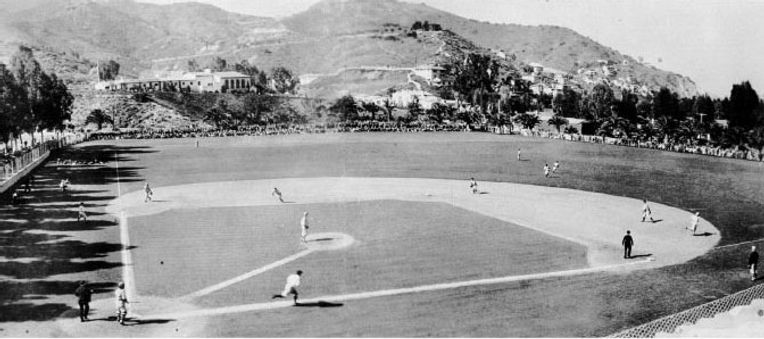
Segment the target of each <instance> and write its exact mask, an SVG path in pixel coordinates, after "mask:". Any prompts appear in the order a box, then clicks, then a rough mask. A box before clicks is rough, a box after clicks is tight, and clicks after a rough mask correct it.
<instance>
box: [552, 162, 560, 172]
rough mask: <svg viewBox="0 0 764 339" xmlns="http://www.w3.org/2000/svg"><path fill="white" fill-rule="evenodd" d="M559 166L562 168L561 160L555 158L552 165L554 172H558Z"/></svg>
mask: <svg viewBox="0 0 764 339" xmlns="http://www.w3.org/2000/svg"><path fill="white" fill-rule="evenodd" d="M559 168H560V162H559V161H556V160H555V162H554V165H553V166H552V173H557V170H558V169H559Z"/></svg>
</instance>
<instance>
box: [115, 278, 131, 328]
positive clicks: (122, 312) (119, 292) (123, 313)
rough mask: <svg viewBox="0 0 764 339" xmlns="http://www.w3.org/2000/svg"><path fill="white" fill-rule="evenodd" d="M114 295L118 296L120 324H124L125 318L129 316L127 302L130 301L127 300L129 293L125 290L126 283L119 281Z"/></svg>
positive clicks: (117, 304)
mask: <svg viewBox="0 0 764 339" xmlns="http://www.w3.org/2000/svg"><path fill="white" fill-rule="evenodd" d="M114 296H115V297H116V299H115V301H116V306H117V322H119V324H120V325H124V324H125V318H126V317H127V304H128V303H129V301H127V293H126V292H125V283H123V282H121V283H119V286H118V288H117V289H116V290H115V291H114Z"/></svg>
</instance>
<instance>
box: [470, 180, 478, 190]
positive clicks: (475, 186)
mask: <svg viewBox="0 0 764 339" xmlns="http://www.w3.org/2000/svg"><path fill="white" fill-rule="evenodd" d="M470 188H471V189H472V194H478V183H477V181H475V178H470Z"/></svg>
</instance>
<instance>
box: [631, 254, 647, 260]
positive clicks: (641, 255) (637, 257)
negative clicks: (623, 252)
mask: <svg viewBox="0 0 764 339" xmlns="http://www.w3.org/2000/svg"><path fill="white" fill-rule="evenodd" d="M652 256H653V254H652V253H648V254H637V255H632V256H631V258H629V259H639V258H647V257H652Z"/></svg>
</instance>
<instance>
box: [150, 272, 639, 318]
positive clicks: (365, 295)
mask: <svg viewBox="0 0 764 339" xmlns="http://www.w3.org/2000/svg"><path fill="white" fill-rule="evenodd" d="M650 261H652V260H650V259H647V260H643V261H637V262H632V263H628V264H618V265H608V266H600V267H594V268H583V269H574V270H566V271H556V272H546V273H534V274H526V275H514V276H507V277H500V278H488V279H478V280H468V281H459V282H452V283H443V284H432V285H423V286H417V287H407V288H396V289H389V290H379V291H372V292H360V293H353V294H344V295H333V296H324V297H318V298H311V299H302V300H300V302H301V303H303V304H310V303H319V302H339V301H348V300H359V299H369V298H377V297H387V296H394V295H401V294H411V293H420V292H431V291H440V290H446V289H454V288H460V287H469V286H480V285H494V284H501V283H508V282H517V281H524V280H536V279H544V278H555V277H565V276H575V275H582V274H588V273H596V272H603V271H613V270H616V269H618V268H622V267H626V266H630V265H638V264H643V263H647V262H650ZM292 306H293V303H292V302H289V301H281V302H270V303H259V304H247V305H237V306H229V307H219V308H211V309H204V310H197V311H189V312H177V313H166V314H156V315H152V316H151V317H152V318H157V319H159V318H161V319H179V318H190V317H201V316H213V315H223V314H230V313H241V312H251V311H263V310H273V309H279V308H285V307H292Z"/></svg>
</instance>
